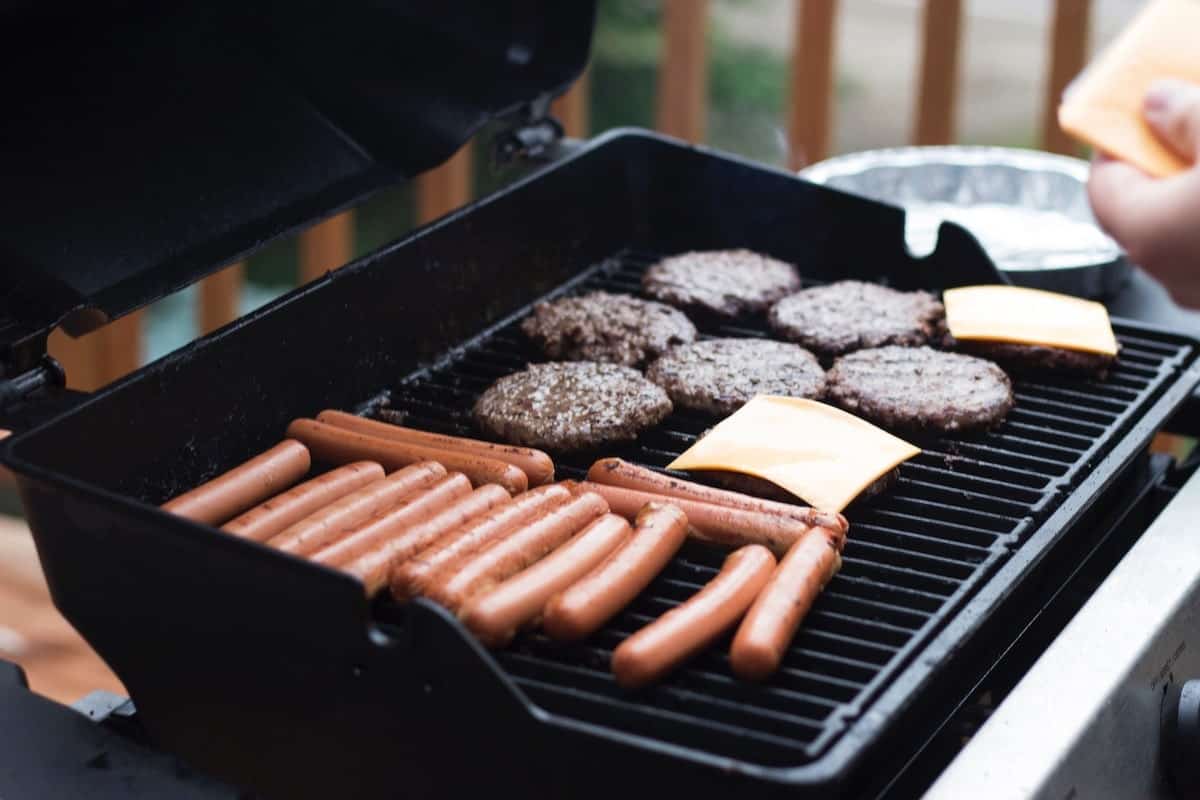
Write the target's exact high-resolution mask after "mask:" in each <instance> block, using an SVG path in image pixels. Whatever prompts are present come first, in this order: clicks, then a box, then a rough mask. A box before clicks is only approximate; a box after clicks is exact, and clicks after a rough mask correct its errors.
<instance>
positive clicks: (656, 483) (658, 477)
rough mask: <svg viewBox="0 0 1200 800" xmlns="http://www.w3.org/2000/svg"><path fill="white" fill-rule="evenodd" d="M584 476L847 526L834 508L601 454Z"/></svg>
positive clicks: (814, 522)
mask: <svg viewBox="0 0 1200 800" xmlns="http://www.w3.org/2000/svg"><path fill="white" fill-rule="evenodd" d="M587 479H588V480H589V481H593V482H595V483H604V484H607V485H609V486H620V487H623V488H625V489H636V490H638V491H639V492H653V493H654V494H661V495H665V496H667V497H680V498H683V499H684V500H698V501H700V502H702V503H712V504H713V505H718V506H725V507H726V508H741V509H744V510H746V511H761V512H763V513H767V514H783V515H784V516H788V517H794V518H795V519H797V520H799V521H800V522H803V523H804V524H805V525H820V526H822V527H825V528H837V529H840V530H841V531H842V532H843V533H845V532H846V530H847V528H849V523H848V522H846V518H845V517H843V516H842V515H841V514H838V513H837V512H831V511H818V510H817V509H815V508H809V507H808V506H797V505H792V504H791V503H780V502H777V501H775V500H764V499H763V498H760V497H751V496H749V495H745V494H742V493H741V492H730V491H727V490H725V489H715V488H713V487H711V486H705V485H704V484H702V483H693V482H691V481H685V480H681V479H679V478H673V477H671V476H670V475H664V474H662V473H661V472H655V471H654V470H652V469H647V468H646V467H639V466H638V465H637V464H630V463H629V462H628V461H623V460H622V459H619V458H602V459H600V460H599V461H596V462H595V463H594V464H592V466H591V469H589V470H588V474H587Z"/></svg>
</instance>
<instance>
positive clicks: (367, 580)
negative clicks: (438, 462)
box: [329, 483, 512, 596]
mask: <svg viewBox="0 0 1200 800" xmlns="http://www.w3.org/2000/svg"><path fill="white" fill-rule="evenodd" d="M510 502H512V498H511V497H510V496H509V494H508V492H506V491H505V490H504V489H503V488H501V487H499V486H497V485H495V484H494V483H491V484H488V485H487V486H480V487H479V488H478V489H476V490H475V491H474V492H472V493H471V494H469V495H467V496H466V497H464V498H462V499H460V500H456V501H454V502H452V503H450V504H449V505H447V506H444V507H442V509H441V510H440V511H439V512H438V513H437V514H435V515H434V516H431V517H429V518H428V519H424V520H421V521H418V522H415V523H413V524H411V525H403V526H394V527H393V528H392V529H391V531H392V533H391V535H388V536H387V537H386V538H384V539H383V540H382V541H381V542H380V543H379V544H378V545H377V546H374V547H372V548H371V549H369V550H366V551H363V552H362V553H361V554H360V555H358V556H355V557H354V558H351V559H348V560H346V559H338V560H337V561H336V563H337V564H339V565H340V566H341V567H342V569H344V570H345V571H346V572H349V573H350V574H351V575H354V576H355V577H357V578H358V579H359V580H361V581H362V582H363V586H364V587H366V591H367V595H368V596H373V595H374V594H375V593H376V592H378V591H379V590H380V589H382V588H383V587H384V586H386V585H387V581H388V573H389V572H390V571H391V568H392V567H393V566H394V565H395V564H398V563H401V562H402V561H404V559H406V558H410V557H411V556H412V555H413V553H416V552H417V551H419V550H421V549H422V548H425V547H427V546H429V544H430V543H431V542H434V541H436V540H437V539H438V537H440V536H442V535H443V534H445V533H446V532H447V531H451V530H453V529H455V528H457V527H458V526H460V525H462V524H463V523H465V522H469V521H471V520H472V519H474V518H475V517H478V516H479V515H480V514H486V513H487V512H488V511H490V510H492V509H493V508H495V507H496V506H498V505H500V504H501V503H510ZM339 544H340V542H339ZM335 546H336V545H335ZM335 557H336V556H335ZM329 563H335V562H332V561H331V562H329Z"/></svg>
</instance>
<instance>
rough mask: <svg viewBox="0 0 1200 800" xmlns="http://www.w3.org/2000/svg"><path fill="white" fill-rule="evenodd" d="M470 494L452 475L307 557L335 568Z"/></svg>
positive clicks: (345, 530)
mask: <svg viewBox="0 0 1200 800" xmlns="http://www.w3.org/2000/svg"><path fill="white" fill-rule="evenodd" d="M469 494H471V482H470V481H469V480H467V476H466V475H463V474H462V473H461V472H451V473H450V474H449V475H447V476H445V477H444V478H441V479H439V480H438V481H437V482H436V483H434V484H433V485H431V486H429V487H428V488H425V489H422V490H421V491H419V492H415V493H413V494H411V495H408V496H407V497H405V498H403V499H402V500H401V501H400V502H398V503H393V504H392V505H391V506H390V507H388V508H386V509H384V510H382V511H380V512H379V513H377V514H373V515H372V516H371V517H370V518H368V519H365V520H363V521H362V522H360V523H358V524H357V525H354V526H353V527H350V528H343V529H342V530H340V531H338V532H337V534H336V535H335V536H334V537H333V539H331V540H330V541H328V542H326V543H324V544H322V545H321V546H320V547H319V548H317V549H316V550H313V551H311V552H310V553H309V557H310V558H311V559H312V560H313V561H316V562H317V563H318V564H328V565H330V566H338V565H341V564H344V563H346V562H347V561H350V560H351V559H353V558H357V557H358V556H359V555H361V554H363V553H365V552H366V551H368V550H370V549H372V548H374V547H377V546H379V545H380V544H382V543H383V542H384V541H386V540H387V538H388V537H390V536H394V535H395V534H396V533H397V532H398V531H401V530H404V529H406V528H408V527H409V526H412V525H417V524H420V523H422V522H424V521H425V520H427V519H429V518H431V517H433V516H435V515H437V514H440V513H442V511H443V509H446V508H448V507H449V506H450V505H451V504H453V503H456V502H458V501H459V500H461V499H462V498H464V497H466V496H467V495H469Z"/></svg>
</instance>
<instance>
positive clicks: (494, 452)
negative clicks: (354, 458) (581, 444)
mask: <svg viewBox="0 0 1200 800" xmlns="http://www.w3.org/2000/svg"><path fill="white" fill-rule="evenodd" d="M317 422H324V423H325V424H327V425H333V426H334V427H336V428H345V429H346V430H348V431H355V432H357V433H365V434H366V435H368V436H378V437H379V438H380V439H391V440H393V441H397V442H409V443H411V444H419V445H421V446H423V447H432V448H435V449H437V450H450V451H453V452H455V453H467V454H469V455H474V456H482V457H484V458H494V459H496V460H497V461H503V462H505V463H507V464H512V465H513V466H514V467H517V468H518V469H520V470H521V471H522V472H524V473H525V475H526V477H527V478H528V479H529V485H530V486H541V485H542V484H544V483H549V482H550V481H552V480H554V462H553V461H551V460H550V456H548V455H546V454H545V453H543V452H542V451H541V450H533V449H531V448H528V447H517V446H516V445H511V444H498V443H496V442H484V441H480V440H479V439H467V438H465V437H462V436H449V435H446V434H441V433H429V432H428V431H419V430H416V429H415V428H405V427H403V426H401V425H393V424H392V423H390V422H380V421H379V420H374V419H367V418H365V417H360V416H358V415H356V414H347V413H346V412H344V411H333V410H329V411H322V412H321V413H320V414H318V415H317Z"/></svg>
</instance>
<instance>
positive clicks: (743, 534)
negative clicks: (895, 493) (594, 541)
mask: <svg viewBox="0 0 1200 800" xmlns="http://www.w3.org/2000/svg"><path fill="white" fill-rule="evenodd" d="M576 491H582V492H595V493H596V494H598V495H600V496H601V497H603V498H604V499H605V500H607V501H608V505H609V507H611V508H612V510H613V513H614V514H620V515H621V516H622V517H625V518H626V519H636V518H637V513H638V512H639V511H640V510H641V509H642V506H644V505H646V504H647V503H670V504H671V505H674V506H679V508H680V510H681V511H683V513H685V514H687V518H688V524H689V526H690V530H689V531H688V532H689V533H690V534H691V535H692V536H694V537H695V538H697V539H702V540H704V541H708V542H712V543H714V544H719V545H724V546H725V547H741V546H743V545H747V544H761V545H762V546H764V547H766V548H768V549H769V550H770V551H771V552H773V553H776V554H778V555H780V556H782V555H784V554H785V553H787V551H788V548H789V547H791V546H792V544H793V543H795V541H796V540H797V539H799V538H800V537H801V536H803V535H804V534H806V533H808V532H809V531H810V530H812V526H810V525H806V524H805V523H803V522H800V521H799V520H796V519H793V518H792V517H786V516H783V515H781V514H766V513H763V512H761V511H746V510H744V509H741V508H727V507H725V506H718V505H714V504H712V503H702V502H699V501H697V500H686V499H684V498H682V497H664V496H663V495H661V494H651V493H650V492H639V491H637V490H636V489H623V488H621V487H619V486H605V485H604V484H602V483H591V482H590V481H583V482H581V483H579V484H578V485H577V488H576Z"/></svg>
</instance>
